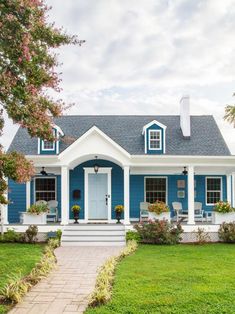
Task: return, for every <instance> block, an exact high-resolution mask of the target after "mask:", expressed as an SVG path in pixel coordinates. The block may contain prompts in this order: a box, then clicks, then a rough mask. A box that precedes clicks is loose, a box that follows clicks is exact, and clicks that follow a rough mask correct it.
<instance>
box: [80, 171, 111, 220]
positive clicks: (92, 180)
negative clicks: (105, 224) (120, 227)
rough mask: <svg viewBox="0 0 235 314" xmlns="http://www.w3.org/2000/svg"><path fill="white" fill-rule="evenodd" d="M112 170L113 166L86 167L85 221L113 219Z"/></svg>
mask: <svg viewBox="0 0 235 314" xmlns="http://www.w3.org/2000/svg"><path fill="white" fill-rule="evenodd" d="M111 170H112V168H108V167H107V168H99V171H98V173H95V172H94V168H84V175H85V217H84V218H85V219H84V220H85V221H89V220H108V221H111Z"/></svg>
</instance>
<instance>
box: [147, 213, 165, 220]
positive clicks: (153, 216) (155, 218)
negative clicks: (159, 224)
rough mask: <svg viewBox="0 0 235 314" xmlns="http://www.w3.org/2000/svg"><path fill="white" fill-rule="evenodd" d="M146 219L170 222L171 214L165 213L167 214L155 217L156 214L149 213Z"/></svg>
mask: <svg viewBox="0 0 235 314" xmlns="http://www.w3.org/2000/svg"><path fill="white" fill-rule="evenodd" d="M148 219H151V220H169V221H170V219H171V213H170V212H167V213H161V214H160V215H157V214H156V213H153V212H149V216H148Z"/></svg>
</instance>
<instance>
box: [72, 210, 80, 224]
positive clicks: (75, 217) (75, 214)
mask: <svg viewBox="0 0 235 314" xmlns="http://www.w3.org/2000/svg"><path fill="white" fill-rule="evenodd" d="M73 218H74V223H75V224H78V223H79V222H78V219H79V212H75V211H74V212H73Z"/></svg>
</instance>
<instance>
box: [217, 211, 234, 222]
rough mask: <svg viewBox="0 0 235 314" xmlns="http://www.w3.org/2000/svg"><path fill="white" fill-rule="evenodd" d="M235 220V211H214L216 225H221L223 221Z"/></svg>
mask: <svg viewBox="0 0 235 314" xmlns="http://www.w3.org/2000/svg"><path fill="white" fill-rule="evenodd" d="M233 221H235V212H231V213H224V214H222V213H217V212H212V223H213V224H215V225H220V224H222V223H223V222H233Z"/></svg>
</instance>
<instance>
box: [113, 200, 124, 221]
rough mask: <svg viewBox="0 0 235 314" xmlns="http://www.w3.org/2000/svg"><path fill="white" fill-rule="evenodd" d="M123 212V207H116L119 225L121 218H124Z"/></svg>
mask: <svg viewBox="0 0 235 314" xmlns="http://www.w3.org/2000/svg"><path fill="white" fill-rule="evenodd" d="M123 212H124V206H123V205H117V206H115V213H116V219H117V224H120V219H121V216H122V213H123Z"/></svg>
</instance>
